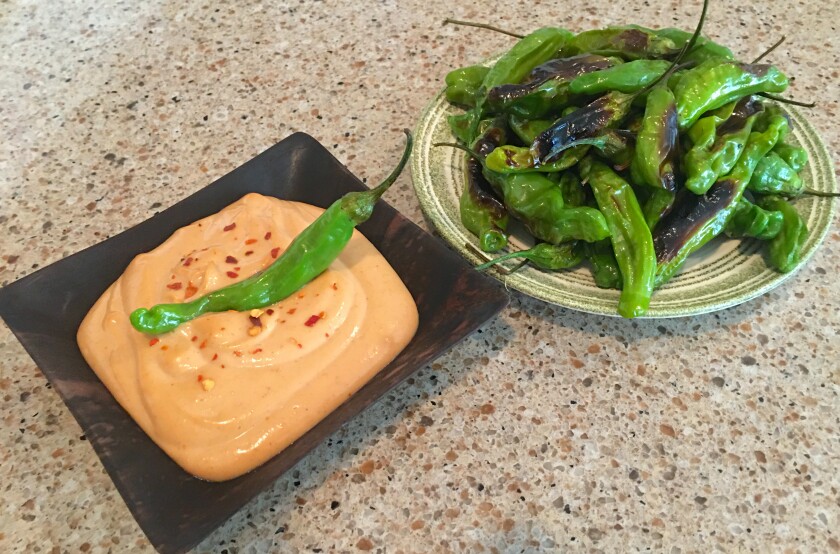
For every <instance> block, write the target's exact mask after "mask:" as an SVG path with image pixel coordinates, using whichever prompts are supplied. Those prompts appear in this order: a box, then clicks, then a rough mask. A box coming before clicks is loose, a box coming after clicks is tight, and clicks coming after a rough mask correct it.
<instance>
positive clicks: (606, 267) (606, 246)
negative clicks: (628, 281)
mask: <svg viewBox="0 0 840 554" xmlns="http://www.w3.org/2000/svg"><path fill="white" fill-rule="evenodd" d="M584 253H585V255H586V259H587V260H589V264H590V265H591V267H592V278H593V279H595V284H596V285H597V286H598V287H599V288H602V289H620V288H621V284H622V283H621V270H620V269H619V268H618V262H617V261H616V259H615V254H614V253H613V247H612V242H611V241H610V239H604V240H599V241H598V242H592V243H587V244H586V245H585V247H584Z"/></svg>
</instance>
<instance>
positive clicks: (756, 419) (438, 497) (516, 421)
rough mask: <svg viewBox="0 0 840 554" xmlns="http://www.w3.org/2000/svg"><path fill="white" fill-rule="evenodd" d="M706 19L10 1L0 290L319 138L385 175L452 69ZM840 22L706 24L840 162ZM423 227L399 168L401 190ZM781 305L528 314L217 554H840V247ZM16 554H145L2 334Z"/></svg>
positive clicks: (365, 433) (433, 6)
mask: <svg viewBox="0 0 840 554" xmlns="http://www.w3.org/2000/svg"><path fill="white" fill-rule="evenodd" d="M699 7H700V6H699V3H698V2H693V3H689V2H682V3H680V2H665V3H656V2H639V3H618V2H616V3H609V2H604V3H594V4H593V3H587V2H581V1H577V0H575V1H566V2H542V1H539V0H534V1H532V2H496V1H487V2H481V3H454V2H444V1H441V0H425V1H422V2H421V1H417V0H400V1H397V0H375V1H370V2H342V1H339V0H325V1H315V0H299V1H292V2H258V1H253V0H244V1H241V2H231V1H217V2H211V1H196V2H189V1H188V2H183V1H180V2H175V1H172V0H147V1H145V2H140V1H135V0H114V1H109V2H96V1H93V0H65V1H61V2H58V1H49V2H46V1H45V2H37V1H34V0H6V1H3V2H0V74H2V81H0V139H1V140H2V146H0V284H3V285H5V284H8V283H10V282H11V281H14V280H16V279H18V278H20V277H23V276H25V275H27V274H29V273H31V272H32V271H33V270H35V269H37V268H39V267H43V266H45V265H48V264H50V263H52V262H55V261H57V260H59V259H61V258H63V257H65V256H67V255H69V254H72V253H74V252H76V251H78V250H80V249H82V248H85V247H87V246H90V245H93V244H96V243H97V242H99V241H101V240H103V239H105V238H107V237H109V236H112V235H114V234H116V233H118V232H120V231H122V230H124V229H126V228H128V227H130V226H132V225H134V224H136V223H138V222H140V221H142V220H144V219H146V218H148V217H150V216H151V215H152V214H154V213H155V212H157V211H159V210H160V209H161V208H163V207H166V206H169V205H171V204H173V203H175V202H177V201H178V200H180V199H182V198H184V197H186V196H188V195H190V194H191V193H193V192H195V191H196V190H198V189H200V188H201V187H203V186H205V185H207V184H208V183H210V182H212V181H213V180H215V179H216V178H218V177H220V176H222V175H224V174H225V173H227V172H229V171H230V170H232V169H233V168H235V167H237V166H239V165H240V164H242V163H243V162H245V161H247V160H248V159H250V158H251V157H253V156H254V155H255V154H257V153H259V152H261V151H263V150H264V149H266V148H267V147H269V146H271V145H272V144H274V143H276V142H277V141H279V140H281V139H283V138H284V137H286V136H288V135H290V134H291V133H293V132H295V131H304V132H306V133H309V134H310V135H312V136H314V137H315V138H316V139H318V140H319V141H320V142H321V143H323V144H324V145H326V146H327V147H328V148H329V150H330V151H331V152H332V153H333V154H334V155H335V156H336V157H337V158H338V159H339V160H340V161H341V162H342V163H344V164H346V165H347V167H348V168H350V170H351V171H353V172H354V173H355V174H356V175H358V176H359V177H365V178H367V179H368V180H376V179H378V178H381V176H383V175H384V174H385V173H387V171H388V170H389V169H390V168H391V164H392V163H393V160H394V159H395V158H396V157H397V156H398V154H399V151H400V149H401V148H402V138H401V135H400V134H399V130H400V129H402V128H403V127H406V126H408V127H413V126H414V124H415V123H416V122H417V119H418V117H419V115H420V112H421V110H422V109H423V107H424V106H425V105H426V103H427V102H428V101H429V100H430V99H431V98H432V97H433V96H434V95H435V94H436V93H437V92H438V91H439V90H440V89H441V88H442V84H443V77H444V75H445V74H446V72H447V71H448V70H450V69H452V68H454V67H456V66H461V65H466V64H468V63H474V62H477V61H479V60H481V59H483V58H486V57H488V56H489V55H491V54H493V53H496V52H499V51H502V50H504V49H505V48H507V47H509V46H510V44H511V43H512V42H511V39H510V38H509V37H505V36H502V35H498V34H495V33H492V32H489V31H482V30H475V29H465V28H456V27H452V26H445V27H444V26H442V25H441V21H442V20H443V18H444V17H447V16H451V17H456V18H460V19H470V20H479V21H488V22H492V23H496V24H497V25H499V26H503V27H507V28H510V29H513V30H519V31H528V30H531V29H533V28H535V27H537V26H540V25H543V24H547V23H549V22H551V23H553V24H556V25H559V26H563V27H567V28H569V29H571V30H575V31H577V30H584V29H588V28H594V27H599V26H606V25H611V24H623V23H638V24H642V25H645V26H650V27H662V26H673V25H679V26H682V27H686V28H690V27H692V26H693V24H694V22H695V20H696V17H697V15H698V14H699ZM838 20H840V4H837V3H834V2H818V1H816V0H803V1H801V2H796V3H785V2H770V1H767V0H762V1H757V2H746V3H745V2H732V1H724V0H718V1H716V2H713V4H712V7H711V13H710V15H709V18H708V21H707V25H706V32H707V34H708V35H709V36H711V37H712V38H715V39H717V40H719V41H720V42H722V43H724V44H727V45H729V46H730V47H732V49H733V50H734V51H735V52H736V53H738V54H739V55H741V56H742V57H743V58H744V59H751V58H752V57H754V56H755V55H757V54H758V53H759V52H761V51H762V50H764V49H765V48H766V47H767V46H768V45H770V44H771V43H773V42H774V41H775V40H776V39H777V38H779V37H780V36H781V35H786V36H787V42H785V44H783V45H782V46H781V47H780V48H779V50H778V51H777V52H776V53H775V54H773V56H772V60H773V61H774V63H777V64H778V65H779V66H780V67H781V68H782V69H783V70H784V71H785V72H786V73H787V74H788V75H790V76H792V77H793V78H794V79H793V84H792V86H791V88H790V89H789V91H788V92H787V93H786V94H787V95H788V96H790V97H793V98H799V99H804V100H816V101H818V103H819V104H818V106H817V107H816V108H814V109H813V110H812V112H811V113H812V117H811V121H812V123H813V124H814V126H815V127H816V128H817V130H818V131H819V133H820V134H821V135H822V137H823V139H824V141H825V142H826V144H827V145H828V148H829V150H830V151H831V152H832V153H833V155H834V156H835V158H836V152H838V150H840V132H838V128H837V122H838V119H837V113H838V100H840V95H839V94H838V90H840V89H838V87H837V83H838V68H840V47H839V46H838V38H837V36H838ZM387 199H388V201H389V202H390V203H392V204H393V205H394V206H395V207H396V208H397V209H399V210H400V211H401V212H402V213H403V214H405V215H406V216H407V217H408V218H410V219H411V220H413V221H415V222H416V223H418V224H420V225H421V226H423V227H424V228H426V229H428V228H429V224H428V222H427V221H425V220H424V217H423V215H422V213H421V211H420V208H419V204H418V202H417V199H416V197H415V196H414V192H413V188H412V186H411V177H410V175H409V173H408V172H406V173H405V174H404V175H403V176H402V177H401V178H400V179H399V181H398V182H397V184H396V185H395V187H394V188H393V189H392V191H391V192H390V193H389V195H388V198H387ZM836 217H837V216H836V215H835V221H834V224H833V227H832V229H831V231H830V232H829V234H828V236H827V238H826V241H825V243H824V244H823V246H822V247H821V248H820V250H819V251H818V252H817V253H816V255H815V256H814V257H813V258H812V260H811V261H810V262H809V263H808V265H807V266H806V267H805V268H804V269H802V270H801V271H799V272H798V273H797V274H796V275H795V276H793V277H792V278H791V279H790V280H789V281H787V282H786V283H784V284H783V285H782V286H781V287H779V288H777V289H776V290H774V291H773V292H771V293H769V294H766V295H764V296H763V297H761V298H758V299H756V300H753V301H750V302H747V303H745V304H743V305H740V306H738V307H735V308H731V309H728V310H724V311H720V312H717V313H713V314H709V315H704V316H698V317H691V318H686V319H671V320H638V321H627V320H621V319H617V318H605V317H600V316H594V315H588V314H584V313H577V312H573V311H570V310H567V309H563V308H560V307H556V306H552V305H548V304H545V303H543V302H540V301H536V300H533V299H531V298H529V297H527V296H525V295H522V294H519V293H516V292H512V293H511V303H510V306H509V308H507V309H506V310H505V311H504V312H502V314H500V315H499V316H498V317H497V318H496V319H494V320H492V321H490V322H488V323H487V324H486V325H484V326H483V327H482V328H481V329H480V330H479V331H478V332H476V333H474V334H473V335H472V336H470V337H469V338H468V339H467V340H466V341H465V342H464V343H462V344H460V345H459V346H458V347H456V348H455V349H454V350H452V351H451V352H449V353H448V354H446V355H444V356H442V357H441V358H439V359H438V360H436V361H435V363H433V364H431V365H430V366H428V367H424V368H423V369H422V370H420V371H419V372H418V373H416V374H415V375H414V377H413V378H411V379H410V380H408V381H407V382H405V383H403V384H402V385H401V386H399V387H397V388H396V389H395V390H394V391H392V392H391V393H389V394H388V395H386V396H385V397H384V398H383V399H382V400H380V401H379V402H378V403H376V404H375V405H373V406H372V407H371V408H370V409H368V410H367V411H366V412H365V413H364V414H362V415H361V416H360V417H357V418H355V419H354V420H352V421H350V422H349V423H347V424H346V425H345V426H344V427H343V428H342V429H341V430H339V431H338V432H336V433H335V434H334V435H333V436H332V437H331V438H330V439H329V440H328V441H326V442H325V443H323V444H322V445H321V446H320V447H318V448H316V449H315V450H314V451H313V452H312V453H311V454H309V455H308V456H307V457H306V458H305V459H304V460H303V461H301V462H300V463H299V464H298V465H297V466H296V467H295V468H294V469H293V470H291V471H289V472H288V473H287V474H286V475H285V476H284V477H282V478H281V479H279V480H278V481H277V482H276V484H275V485H274V486H273V487H272V488H270V490H267V491H266V492H264V493H263V494H261V495H260V496H258V497H257V498H256V499H255V500H253V501H252V502H251V503H249V504H248V505H247V506H245V507H244V508H243V509H242V510H241V511H240V512H239V513H238V514H237V515H236V516H234V517H233V518H232V519H231V520H229V521H228V522H227V523H226V524H225V525H223V526H222V527H221V528H219V529H218V530H217V531H216V532H214V533H213V534H212V535H210V536H209V537H208V538H207V539H206V540H205V541H203V542H202V543H201V544H200V545H199V547H198V548H197V551H198V552H228V553H234V552H240V553H246V552H354V551H357V550H370V551H372V552H388V553H398V552H554V551H585V552H599V551H604V552H616V551H626V552H636V551H647V550H654V551H663V552H673V553H676V552H709V551H718V550H719V551H725V552H836V551H838V550H840V532H838V529H840V492H839V491H840V472H838V468H840V421H839V418H840V398H838V393H839V392H840V370H839V369H838V360H840V337H838V334H840V279H838V278H837V276H838V275H840V226H838V225H837V223H838V222H837V219H836ZM0 417H2V421H3V425H2V428H1V429H0V491H1V493H0V551H2V552H27V553H29V552H79V551H81V552H151V551H152V547H151V546H150V545H149V543H148V541H147V540H146V538H145V537H144V535H143V533H142V532H141V530H140V528H139V527H138V526H137V524H136V523H135V521H134V520H133V519H132V517H131V515H130V514H129V512H128V510H127V508H126V507H125V505H124V503H123V501H122V499H121V498H120V496H119V494H118V493H117V491H116V489H115V488H114V486H113V484H112V483H111V481H110V480H109V478H108V476H107V474H106V473H105V471H104V470H103V468H102V466H101V464H100V462H99V459H98V458H97V456H96V455H95V453H94V451H93V449H92V448H91V447H90V445H89V443H88V442H87V441H86V440H85V438H84V437H83V436H81V435H82V433H81V430H80V428H79V427H78V425H77V424H76V422H75V420H74V419H73V417H72V416H71V414H70V412H69V411H68V410H67V409H66V408H65V406H64V404H63V403H62V401H61V400H60V398H59V397H58V395H57V394H56V393H55V391H53V390H52V389H51V388H50V387H49V385H48V383H47V381H46V380H45V378H44V376H43V375H42V374H41V373H40V371H39V370H38V368H37V367H36V366H35V364H34V363H33V362H32V360H31V359H30V358H29V356H28V355H27V354H26V353H25V352H24V350H23V348H22V347H21V346H20V344H19V343H18V342H17V341H16V340H15V339H14V337H13V336H12V334H11V333H10V332H9V330H8V328H7V327H6V326H5V325H0Z"/></svg>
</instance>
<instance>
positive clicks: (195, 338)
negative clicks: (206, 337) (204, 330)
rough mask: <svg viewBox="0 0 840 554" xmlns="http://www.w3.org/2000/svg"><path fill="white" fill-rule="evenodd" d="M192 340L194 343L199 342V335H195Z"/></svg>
mask: <svg viewBox="0 0 840 554" xmlns="http://www.w3.org/2000/svg"><path fill="white" fill-rule="evenodd" d="M190 340H191V341H192V342H195V341H197V340H198V335H193V338H191V339H190Z"/></svg>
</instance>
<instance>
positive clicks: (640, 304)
mask: <svg viewBox="0 0 840 554" xmlns="http://www.w3.org/2000/svg"><path fill="white" fill-rule="evenodd" d="M580 172H581V177H582V178H583V180H584V181H587V182H588V183H589V186H590V187H592V192H594V193H595V200H596V202H597V203H598V207H599V208H600V210H601V212H602V213H603V214H604V217H606V219H607V224H608V225H609V227H610V240H611V241H612V245H613V251H614V252H615V258H616V260H617V261H618V267H619V268H620V269H621V276H622V279H623V287H622V289H621V297H620V298H619V301H618V313H619V314H620V315H621V316H623V317H627V318H633V317H639V316H641V315H644V314H645V312H646V311H647V309H648V306H649V305H650V296H651V294H652V293H653V280H654V275H655V274H656V255H655V253H654V249H653V239H652V238H651V234H650V229H649V228H648V226H647V223H645V216H644V215H643V214H642V208H641V207H640V206H639V202H638V200H637V199H636V195H635V194H634V193H633V187H631V186H630V184H629V183H627V181H625V180H624V179H622V178H621V177H620V176H619V175H618V174H617V173H615V172H614V171H613V170H612V169H610V167H609V166H607V165H606V164H604V163H602V162H599V161H597V160H595V159H593V158H592V157H591V156H590V157H586V158H584V160H583V161H582V162H581V165H580Z"/></svg>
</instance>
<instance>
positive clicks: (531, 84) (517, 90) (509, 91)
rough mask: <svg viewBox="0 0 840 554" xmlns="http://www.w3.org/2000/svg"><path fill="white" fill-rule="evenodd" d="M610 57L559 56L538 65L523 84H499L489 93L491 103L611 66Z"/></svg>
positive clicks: (508, 99)
mask: <svg viewBox="0 0 840 554" xmlns="http://www.w3.org/2000/svg"><path fill="white" fill-rule="evenodd" d="M612 65H613V62H612V61H611V60H610V59H609V58H605V57H603V56H596V55H594V54H581V55H580V56H573V57H571V58H558V59H556V60H550V61H548V62H546V63H544V64H542V65H540V66H537V67H536V68H535V69H534V70H533V71H531V75H530V76H529V77H528V80H527V81H526V82H525V83H522V84H509V85H499V86H496V87H493V88H491V89H490V90H489V92H488V93H487V99H488V100H489V102H490V104H491V105H500V104H504V103H506V102H510V101H512V100H515V99H516V98H522V97H523V96H527V95H528V94H531V93H532V92H534V91H535V90H537V88H539V87H540V85H542V84H543V83H545V82H546V81H550V80H557V81H571V80H572V79H574V78H575V77H578V76H579V75H583V74H584V73H591V72H593V71H599V70H601V69H606V68H608V67H611V66H612Z"/></svg>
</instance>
